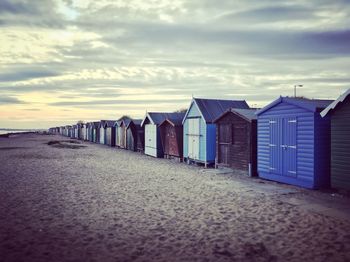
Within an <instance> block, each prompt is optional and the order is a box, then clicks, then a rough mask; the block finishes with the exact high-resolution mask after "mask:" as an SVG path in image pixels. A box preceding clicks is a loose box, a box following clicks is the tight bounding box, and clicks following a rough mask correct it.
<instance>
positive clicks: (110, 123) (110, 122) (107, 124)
mask: <svg viewBox="0 0 350 262" xmlns="http://www.w3.org/2000/svg"><path fill="white" fill-rule="evenodd" d="M114 123H115V120H105V121H104V125H103V127H104V128H106V127H113V126H114Z"/></svg>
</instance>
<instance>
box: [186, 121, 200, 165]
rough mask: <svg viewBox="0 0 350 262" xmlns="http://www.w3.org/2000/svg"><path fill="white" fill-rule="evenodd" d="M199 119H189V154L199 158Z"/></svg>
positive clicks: (191, 156)
mask: <svg viewBox="0 0 350 262" xmlns="http://www.w3.org/2000/svg"><path fill="white" fill-rule="evenodd" d="M199 121H200V118H190V119H188V156H189V158H192V159H199V137H200V133H199Z"/></svg>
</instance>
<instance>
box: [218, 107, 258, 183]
mask: <svg viewBox="0 0 350 262" xmlns="http://www.w3.org/2000/svg"><path fill="white" fill-rule="evenodd" d="M255 112H256V109H237V108H230V109H228V110H227V111H226V112H224V113H223V114H222V115H220V116H219V117H218V118H216V119H215V120H214V123H215V124H216V166H217V167H229V168H233V169H237V170H242V171H244V172H246V173H247V174H248V175H250V176H256V175H257V116H256V115H255Z"/></svg>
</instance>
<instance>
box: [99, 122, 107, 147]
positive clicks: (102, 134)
mask: <svg viewBox="0 0 350 262" xmlns="http://www.w3.org/2000/svg"><path fill="white" fill-rule="evenodd" d="M105 123H106V120H101V121H100V125H99V129H100V132H99V133H100V138H99V143H100V144H102V145H104V144H105V140H106V133H105V128H104V125H105Z"/></svg>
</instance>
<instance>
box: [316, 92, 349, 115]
mask: <svg viewBox="0 0 350 262" xmlns="http://www.w3.org/2000/svg"><path fill="white" fill-rule="evenodd" d="M348 96H350V88H349V89H348V90H347V91H346V92H345V93H344V94H342V95H341V96H339V97H338V99H337V100H334V101H333V102H332V103H331V104H330V105H329V106H328V107H327V108H326V109H325V110H323V111H322V112H321V116H322V117H325V116H326V115H327V114H328V113H330V112H332V111H334V109H336V108H337V107H338V106H339V105H341V104H342V103H343V102H344V100H345V99H346V98H347V97H348Z"/></svg>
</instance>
